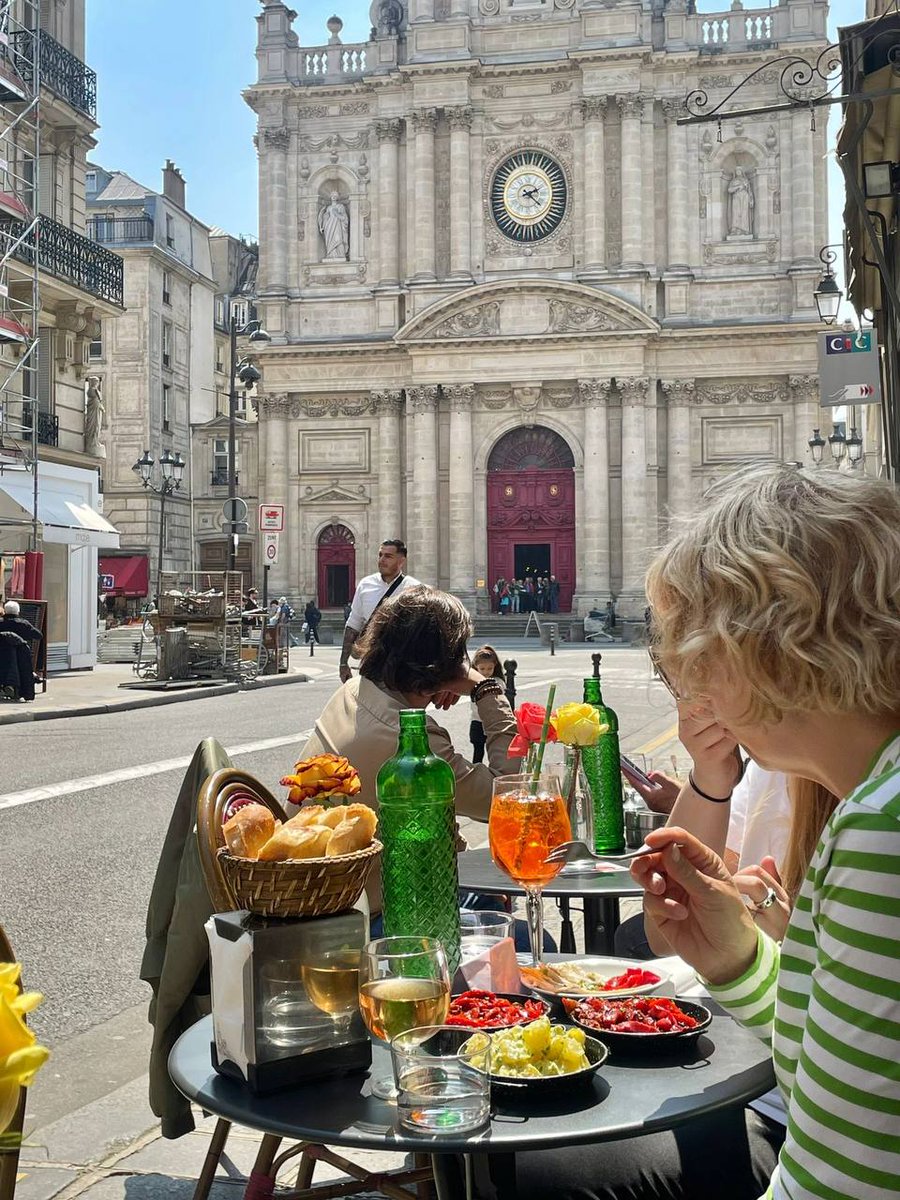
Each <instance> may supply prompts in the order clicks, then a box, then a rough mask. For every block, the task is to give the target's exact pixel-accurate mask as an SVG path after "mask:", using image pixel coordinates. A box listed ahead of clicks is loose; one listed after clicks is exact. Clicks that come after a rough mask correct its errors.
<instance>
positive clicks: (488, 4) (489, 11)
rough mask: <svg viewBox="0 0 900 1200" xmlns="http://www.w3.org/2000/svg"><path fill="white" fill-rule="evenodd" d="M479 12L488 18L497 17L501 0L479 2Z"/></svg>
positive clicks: (479, 0) (481, 0)
mask: <svg viewBox="0 0 900 1200" xmlns="http://www.w3.org/2000/svg"><path fill="white" fill-rule="evenodd" d="M478 11H479V12H481V13H484V15H485V16H486V17H495V16H496V15H497V13H498V12H499V11H500V0H478Z"/></svg>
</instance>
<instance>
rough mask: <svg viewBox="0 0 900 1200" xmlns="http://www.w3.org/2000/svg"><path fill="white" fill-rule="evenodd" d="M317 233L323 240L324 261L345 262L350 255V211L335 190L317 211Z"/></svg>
mask: <svg viewBox="0 0 900 1200" xmlns="http://www.w3.org/2000/svg"><path fill="white" fill-rule="evenodd" d="M319 233H321V235H322V239H323V241H324V242H325V259H326V261H332V262H333V261H334V260H336V259H337V260H338V261H340V262H346V261H347V259H348V258H349V257H350V213H349V212H348V210H347V205H346V204H344V203H343V202H342V201H341V198H340V196H339V195H338V194H337V192H332V193H331V198H330V202H329V203H328V204H326V205H325V206H324V207H323V208H322V209H321V210H320V211H319Z"/></svg>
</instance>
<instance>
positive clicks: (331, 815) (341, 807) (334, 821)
mask: <svg viewBox="0 0 900 1200" xmlns="http://www.w3.org/2000/svg"><path fill="white" fill-rule="evenodd" d="M346 817H347V805H346V804H336V805H335V806H334V808H326V809H325V811H324V812H323V813H322V815H321V817H319V820H318V821H317V822H316V824H317V825H327V826H328V828H329V829H337V827H338V825H340V823H341V821H343V820H345V819H346Z"/></svg>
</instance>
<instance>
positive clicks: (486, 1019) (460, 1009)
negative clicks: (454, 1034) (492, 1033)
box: [446, 989, 545, 1029]
mask: <svg viewBox="0 0 900 1200" xmlns="http://www.w3.org/2000/svg"><path fill="white" fill-rule="evenodd" d="M544 1012H545V1009H544V1005H543V1004H542V1003H541V1001H540V1000H531V999H528V998H526V997H525V996H523V997H522V999H521V1001H512V1000H507V999H506V997H505V996H498V995H497V993H496V992H483V991H479V990H477V989H473V990H472V991H469V992H462V993H461V994H460V995H459V996H454V997H453V999H452V1000H451V1001H450V1014H449V1016H448V1017H447V1020H446V1024H447V1025H462V1026H464V1027H465V1028H467V1029H506V1028H508V1027H509V1026H511V1025H521V1024H523V1023H524V1022H527V1021H536V1020H537V1019H538V1017H542V1016H543V1015H544Z"/></svg>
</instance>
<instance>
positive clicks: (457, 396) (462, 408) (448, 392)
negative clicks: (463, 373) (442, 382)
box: [443, 383, 475, 413]
mask: <svg viewBox="0 0 900 1200" xmlns="http://www.w3.org/2000/svg"><path fill="white" fill-rule="evenodd" d="M443 391H444V395H445V396H446V397H447V399H448V400H449V401H450V411H451V412H458V413H465V412H471V411H472V405H473V404H474V402H475V384H474V383H453V384H450V385H449V386H445V387H444V389H443Z"/></svg>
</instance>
